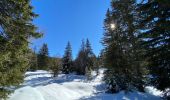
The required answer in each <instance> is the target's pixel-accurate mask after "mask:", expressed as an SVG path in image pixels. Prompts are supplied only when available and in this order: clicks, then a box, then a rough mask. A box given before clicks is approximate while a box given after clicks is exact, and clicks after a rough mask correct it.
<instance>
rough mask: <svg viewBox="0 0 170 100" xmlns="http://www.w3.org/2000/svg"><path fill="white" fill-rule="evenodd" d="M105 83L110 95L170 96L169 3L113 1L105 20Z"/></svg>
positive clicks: (132, 0) (157, 0)
mask: <svg viewBox="0 0 170 100" xmlns="http://www.w3.org/2000/svg"><path fill="white" fill-rule="evenodd" d="M104 29H105V33H104V37H103V39H102V40H103V45H104V46H105V49H104V50H103V51H104V53H103V54H104V66H105V67H106V68H107V71H106V73H105V81H106V83H107V84H108V90H109V92H112V93H115V92H119V91H121V90H125V91H127V92H128V91H133V90H138V91H142V92H144V88H145V86H147V85H152V86H155V87H156V88H157V89H159V90H162V91H164V94H165V97H167V99H169V98H170V97H169V98H168V96H170V95H169V94H170V0H141V1H140V0H113V1H112V2H111V8H109V9H108V10H107V13H106V18H105V20H104Z"/></svg>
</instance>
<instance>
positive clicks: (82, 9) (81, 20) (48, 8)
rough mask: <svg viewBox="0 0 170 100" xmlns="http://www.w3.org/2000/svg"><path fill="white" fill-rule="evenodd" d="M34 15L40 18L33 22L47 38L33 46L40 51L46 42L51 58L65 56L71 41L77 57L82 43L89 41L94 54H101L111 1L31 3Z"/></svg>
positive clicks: (39, 1)
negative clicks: (104, 25) (104, 21)
mask: <svg viewBox="0 0 170 100" xmlns="http://www.w3.org/2000/svg"><path fill="white" fill-rule="evenodd" d="M32 4H33V6H34V12H36V13H37V14H39V17H38V18H36V19H35V20H34V23H35V24H36V25H37V26H38V27H39V30H40V31H41V32H43V33H44V37H43V38H41V39H38V40H33V41H32V43H33V44H32V47H34V46H36V48H37V49H39V48H40V47H41V46H42V44H43V43H47V44H48V47H49V54H50V56H61V57H62V56H63V54H64V50H65V46H66V44H67V42H68V41H70V43H71V45H72V50H73V57H74V58H75V57H76V55H77V53H78V51H79V49H80V45H81V40H82V39H86V38H88V39H89V40H90V42H91V45H92V49H93V52H94V53H95V54H96V55H98V54H99V52H100V50H101V49H102V45H101V43H100V41H101V38H102V37H103V20H104V18H105V13H106V11H107V8H109V7H110V0H32Z"/></svg>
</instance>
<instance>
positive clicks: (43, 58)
mask: <svg viewBox="0 0 170 100" xmlns="http://www.w3.org/2000/svg"><path fill="white" fill-rule="evenodd" d="M38 69H41V70H48V69H49V54H48V46H47V44H45V43H44V44H43V46H42V47H41V49H40V51H39V54H38Z"/></svg>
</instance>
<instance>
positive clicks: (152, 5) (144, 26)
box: [138, 0, 170, 98]
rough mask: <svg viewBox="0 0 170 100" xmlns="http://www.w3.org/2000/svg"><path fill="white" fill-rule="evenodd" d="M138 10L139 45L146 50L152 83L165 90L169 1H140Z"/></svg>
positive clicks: (168, 82)
mask: <svg viewBox="0 0 170 100" xmlns="http://www.w3.org/2000/svg"><path fill="white" fill-rule="evenodd" d="M138 10H139V11H140V16H141V23H140V28H141V30H142V33H141V35H140V37H141V38H142V39H143V44H142V45H141V46H143V47H144V48H146V50H147V53H146V55H145V56H146V57H147V59H148V60H149V69H150V72H151V75H152V76H153V78H152V84H153V85H154V86H156V87H157V88H158V89H160V90H164V91H165V90H166V89H167V88H170V1H169V0H149V1H146V2H143V3H141V4H140V5H139V9H138ZM167 93H168V91H167ZM169 93H170V91H169ZM169 98H170V97H169Z"/></svg>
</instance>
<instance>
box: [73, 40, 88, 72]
mask: <svg viewBox="0 0 170 100" xmlns="http://www.w3.org/2000/svg"><path fill="white" fill-rule="evenodd" d="M85 48H86V46H85V42H84V40H82V44H81V48H80V51H79V53H78V56H77V58H76V60H75V66H76V70H77V74H80V75H85V70H86V63H85V61H86V56H85V55H86V53H85Z"/></svg>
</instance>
